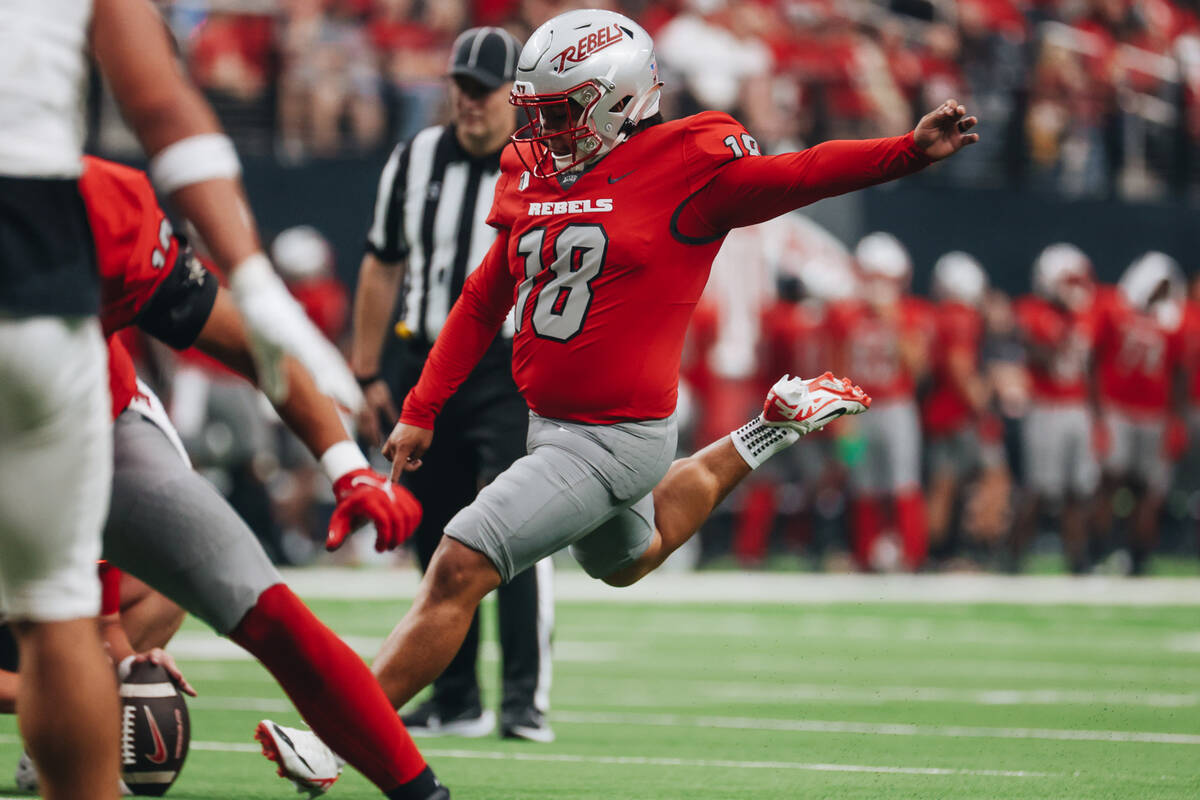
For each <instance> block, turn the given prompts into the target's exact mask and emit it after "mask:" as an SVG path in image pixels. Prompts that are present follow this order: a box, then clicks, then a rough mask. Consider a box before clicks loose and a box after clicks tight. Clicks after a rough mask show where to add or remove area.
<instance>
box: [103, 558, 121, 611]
mask: <svg viewBox="0 0 1200 800" xmlns="http://www.w3.org/2000/svg"><path fill="white" fill-rule="evenodd" d="M98 569H99V572H100V616H102V617H107V616H111V615H112V614H120V613H121V570H119V569H117V568H116V567H114V566H113V565H112V564H110V563H108V562H107V561H101V562H100V564H99V568H98Z"/></svg>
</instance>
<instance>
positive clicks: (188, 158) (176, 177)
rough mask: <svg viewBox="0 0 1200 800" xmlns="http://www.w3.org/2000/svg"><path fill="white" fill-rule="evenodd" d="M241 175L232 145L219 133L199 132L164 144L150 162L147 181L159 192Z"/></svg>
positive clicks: (168, 192)
mask: <svg viewBox="0 0 1200 800" xmlns="http://www.w3.org/2000/svg"><path fill="white" fill-rule="evenodd" d="M241 174H242V163H241V162H240V161H239V160H238V155H237V150H235V149H234V147H233V142H232V141H231V140H230V139H229V137H228V136H226V135H225V134H223V133H200V134H196V135H195V136H188V137H186V138H183V139H180V140H179V141H177V142H174V143H172V144H169V145H167V146H166V147H164V148H163V149H162V150H159V151H158V154H157V155H156V156H154V158H152V159H150V179H151V180H153V181H154V185H155V186H157V187H158V190H159V191H160V192H163V193H164V194H171V193H172V192H174V191H176V190H177V189H182V188H183V187H185V186H191V185H192V184H193V183H202V182H204V181H211V180H214V179H216V178H236V177H238V176H239V175H241Z"/></svg>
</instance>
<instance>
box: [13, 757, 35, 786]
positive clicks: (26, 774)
mask: <svg viewBox="0 0 1200 800" xmlns="http://www.w3.org/2000/svg"><path fill="white" fill-rule="evenodd" d="M13 780H14V781H15V782H16V784H17V788H18V789H20V790H21V791H22V792H33V793H34V794H38V774H37V768H36V767H35V766H33V759H32V758H30V757H29V753H21V758H20V760H19V761H17V774H16V775H14V776H13Z"/></svg>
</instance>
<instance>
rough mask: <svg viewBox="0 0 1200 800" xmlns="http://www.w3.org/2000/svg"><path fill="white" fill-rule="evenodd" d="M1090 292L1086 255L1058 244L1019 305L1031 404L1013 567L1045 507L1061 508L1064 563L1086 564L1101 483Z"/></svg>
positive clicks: (1043, 256) (1042, 258)
mask: <svg viewBox="0 0 1200 800" xmlns="http://www.w3.org/2000/svg"><path fill="white" fill-rule="evenodd" d="M1095 292H1096V289H1095V283H1094V280H1093V277H1092V264H1091V261H1090V260H1089V259H1088V257H1087V256H1086V255H1084V253H1083V252H1082V251H1081V250H1080V249H1079V248H1077V247H1075V246H1074V245H1071V244H1066V243H1057V244H1052V245H1050V246H1049V247H1047V248H1046V249H1044V250H1043V251H1042V252H1041V253H1040V254H1039V255H1038V257H1037V259H1036V260H1035V261H1034V263H1033V293H1032V294H1030V295H1027V296H1025V297H1022V298H1020V299H1019V300H1018V301H1017V304H1016V312H1017V320H1018V324H1019V326H1020V330H1021V335H1022V339H1023V341H1024V344H1025V352H1026V366H1027V369H1028V372H1029V377H1030V389H1031V394H1032V398H1031V399H1032V402H1031V404H1030V408H1029V412H1028V414H1027V415H1026V416H1025V419H1024V420H1023V422H1022V438H1021V441H1022V450H1023V453H1024V469H1023V470H1022V474H1023V476H1024V487H1023V488H1024V492H1023V493H1024V497H1023V498H1022V500H1021V504H1020V508H1019V509H1018V511H1017V516H1016V518H1015V520H1014V524H1013V532H1012V537H1011V539H1010V566H1011V567H1012V568H1013V569H1017V568H1019V566H1020V563H1021V559H1022V558H1023V557H1024V555H1025V551H1026V549H1027V548H1028V547H1029V545H1030V543H1031V542H1032V541H1033V538H1034V535H1035V534H1036V533H1037V523H1038V515H1039V513H1040V512H1041V511H1042V510H1043V509H1045V508H1046V507H1048V506H1050V507H1053V508H1055V509H1057V510H1058V511H1059V514H1058V518H1059V520H1060V527H1061V529H1062V542H1063V554H1064V557H1065V558H1066V561H1067V566H1068V568H1069V569H1070V570H1071V571H1072V572H1076V573H1079V572H1084V571H1086V570H1087V569H1088V567H1089V566H1090V564H1089V553H1088V540H1089V536H1088V531H1089V529H1090V524H1091V523H1090V522H1089V518H1090V516H1091V508H1090V504H1091V502H1092V497H1093V495H1094V494H1095V491H1096V487H1097V486H1098V485H1099V480H1100V468H1099V462H1098V461H1097V455H1096V451H1095V438H1094V431H1095V424H1096V420H1095V419H1094V417H1093V413H1092V411H1091V410H1090V409H1089V389H1088V377H1087V375H1088V365H1089V363H1090V361H1091V358H1092V345H1093V342H1094V340H1095V315H1094V313H1093V305H1094V303H1095Z"/></svg>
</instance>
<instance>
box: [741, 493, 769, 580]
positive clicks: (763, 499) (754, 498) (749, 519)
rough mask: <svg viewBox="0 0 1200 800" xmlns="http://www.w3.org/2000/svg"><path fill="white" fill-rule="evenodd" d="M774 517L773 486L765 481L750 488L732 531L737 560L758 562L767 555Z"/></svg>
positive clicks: (750, 562) (744, 562)
mask: <svg viewBox="0 0 1200 800" xmlns="http://www.w3.org/2000/svg"><path fill="white" fill-rule="evenodd" d="M774 519H775V488H774V487H773V486H771V485H770V484H766V483H764V484H762V485H760V486H755V487H753V488H751V489H750V493H749V494H748V495H747V496H746V504H745V506H744V507H743V508H742V513H741V515H739V517H738V521H737V528H736V529H735V530H734V533H733V553H734V555H736V556H737V559H738V561H739V562H741V563H742V564H758V563H760V562H761V561H762V560H763V559H764V558H766V557H767V542H768V540H769V539H770V536H771V523H772V522H773V521H774Z"/></svg>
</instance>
